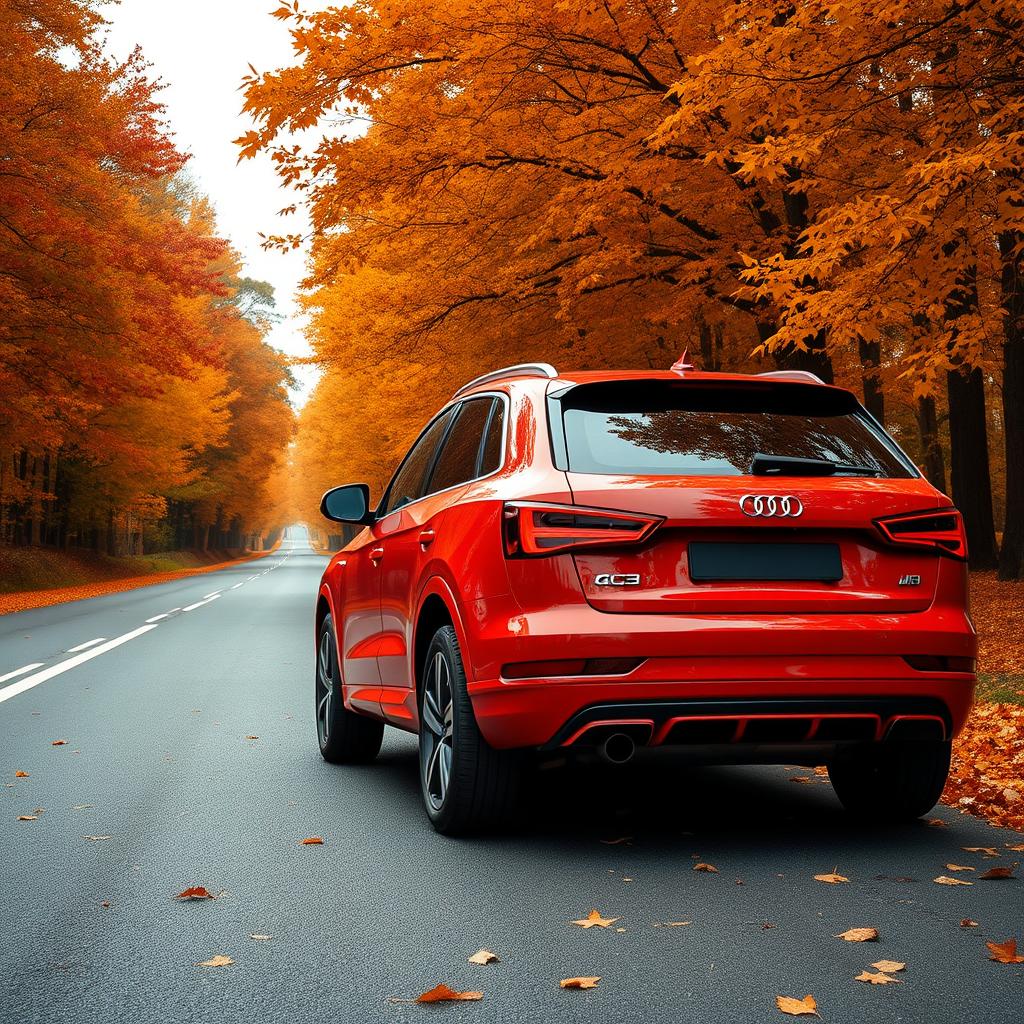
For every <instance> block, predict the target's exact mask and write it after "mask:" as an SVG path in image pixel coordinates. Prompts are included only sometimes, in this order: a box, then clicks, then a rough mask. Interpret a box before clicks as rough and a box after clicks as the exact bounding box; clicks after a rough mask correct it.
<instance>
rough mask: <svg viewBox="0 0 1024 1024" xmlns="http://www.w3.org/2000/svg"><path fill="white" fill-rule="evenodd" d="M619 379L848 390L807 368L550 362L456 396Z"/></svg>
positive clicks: (484, 381)
mask: <svg viewBox="0 0 1024 1024" xmlns="http://www.w3.org/2000/svg"><path fill="white" fill-rule="evenodd" d="M616 381H622V382H627V381H675V382H680V381H682V382H686V381H690V382H693V383H695V384H712V383H723V384H727V383H732V384H754V383H759V384H770V383H780V382H781V383H790V384H800V385H803V386H811V387H822V388H829V389H834V390H837V391H845V390H846V389H845V388H836V387H835V386H834V385H831V384H826V383H825V381H823V380H821V379H819V378H818V377H816V376H815V375H814V374H813V373H809V372H807V371H805V370H769V371H766V372H764V373H723V372H720V371H709V370H696V369H691V370H625V369H622V370H611V369H609V370H565V371H557V370H555V368H554V367H552V366H548V365H547V364H543V363H538V364H528V365H526V366H510V367H508V368H507V370H495V371H493V372H491V373H487V374H484V375H483V376H482V377H479V378H477V379H476V380H473V381H470V382H469V383H468V384H466V385H464V386H463V387H461V388H460V389H459V390H458V391H457V392H456V394H455V397H457V398H462V397H465V396H467V395H470V394H474V393H478V392H480V391H488V390H493V389H494V387H495V385H501V386H503V387H509V386H521V385H526V386H531V385H532V386H533V387H534V388H536V387H538V386H539V385H541V384H543V385H544V390H546V391H548V392H551V391H559V390H561V389H562V388H567V387H573V386H574V385H577V384H602V383H614V382H616Z"/></svg>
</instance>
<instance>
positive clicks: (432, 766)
mask: <svg viewBox="0 0 1024 1024" xmlns="http://www.w3.org/2000/svg"><path fill="white" fill-rule="evenodd" d="M519 784H520V759H519V756H518V755H517V754H516V753H515V752H512V751H506V750H495V749H494V748H493V747H492V746H491V745H490V744H489V743H488V742H487V740H486V739H484V737H483V736H482V735H481V733H480V729H479V728H478V726H477V724H476V718H475V716H474V715H473V708H472V705H471V704H470V701H469V694H468V693H467V691H466V673H465V671H464V670H463V666H462V655H461V652H460V650H459V641H458V637H457V636H456V635H455V630H454V629H453V628H452V627H451V626H444V627H442V628H441V629H439V630H438V631H437V632H436V633H435V634H434V638H433V639H432V640H431V642H430V647H429V649H428V650H427V657H426V661H425V663H424V671H423V682H422V689H421V691H420V790H421V792H422V795H423V805H424V807H425V808H426V811H427V816H428V817H429V818H430V821H431V824H432V825H433V826H434V828H435V829H437V831H438V832H441V833H442V834H444V835H460V834H464V833H467V832H476V831H480V830H483V829H487V828H493V827H494V826H496V825H498V824H500V823H501V822H503V821H504V820H506V819H507V818H508V816H509V815H510V814H511V813H512V811H513V810H514V808H515V804H516V798H517V796H518V791H519Z"/></svg>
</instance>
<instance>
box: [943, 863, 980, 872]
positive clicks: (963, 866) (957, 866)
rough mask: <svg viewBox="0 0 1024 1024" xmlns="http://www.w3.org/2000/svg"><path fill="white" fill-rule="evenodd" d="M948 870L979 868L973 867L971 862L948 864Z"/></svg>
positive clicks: (974, 869) (972, 869)
mask: <svg viewBox="0 0 1024 1024" xmlns="http://www.w3.org/2000/svg"><path fill="white" fill-rule="evenodd" d="M946 870H947V871H976V870H977V868H972V867H971V866H970V865H969V864H947V865H946Z"/></svg>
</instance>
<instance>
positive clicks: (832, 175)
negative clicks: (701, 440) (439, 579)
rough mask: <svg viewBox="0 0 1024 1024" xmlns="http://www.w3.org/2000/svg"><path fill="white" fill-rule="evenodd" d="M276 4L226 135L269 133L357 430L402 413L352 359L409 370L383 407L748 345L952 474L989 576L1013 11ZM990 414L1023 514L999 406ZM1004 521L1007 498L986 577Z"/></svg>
mask: <svg viewBox="0 0 1024 1024" xmlns="http://www.w3.org/2000/svg"><path fill="white" fill-rule="evenodd" d="M276 16H277V17H279V18H280V19H281V20H282V21H284V22H286V23H288V24H289V25H290V28H291V31H292V36H293V41H294V45H295V51H296V54H297V58H296V61H295V63H294V65H293V66H291V67H287V68H283V69H279V70H277V71H271V72H268V73H265V74H262V75H260V74H256V75H254V76H252V77H251V78H250V79H248V80H247V93H246V96H247V99H246V109H247V110H248V111H249V112H250V113H251V114H252V115H253V116H254V117H255V119H256V121H257V126H256V128H255V130H254V131H252V132H250V133H248V134H247V135H246V136H245V137H243V139H241V140H240V142H241V146H242V152H243V154H245V155H250V156H251V155H254V154H256V153H257V152H260V151H269V152H270V153H271V154H272V157H273V159H274V161H275V163H276V166H277V168H278V170H279V172H280V174H281V178H282V181H283V182H284V183H285V184H287V185H289V186H292V187H294V188H296V189H297V190H298V191H299V193H300V194H301V195H302V196H303V197H304V200H305V202H306V203H307V205H308V208H309V211H310V214H311V217H312V223H313V264H312V271H311V275H310V280H309V285H310V299H309V302H310V307H311V312H312V315H313V331H312V339H313V343H314V348H315V351H316V354H317V357H318V358H319V359H320V360H321V361H322V362H323V363H324V365H326V366H327V368H328V374H329V375H339V374H350V375H351V374H353V373H355V374H363V375H365V377H366V379H367V380H368V382H369V390H368V391H364V392H362V393H361V395H360V397H361V399H362V404H363V406H364V408H368V410H369V415H370V417H371V418H373V417H374V416H376V417H377V418H380V416H379V414H380V413H381V412H382V411H383V410H387V413H388V417H389V418H394V416H395V412H396V411H395V408H394V406H393V405H392V404H390V402H389V401H386V400H385V396H384V395H383V393H382V392H381V391H380V385H379V383H378V380H379V379H381V378H383V376H384V375H383V374H381V375H378V376H374V375H371V374H370V373H369V371H370V369H371V368H372V367H374V366H375V365H376V364H378V363H379V362H380V361H382V360H397V361H398V363H399V365H401V363H402V362H403V361H405V362H409V363H410V364H414V365H415V366H417V367H419V368H421V370H420V371H419V372H418V373H417V377H416V379H417V387H416V389H415V390H413V389H410V391H409V392H408V394H409V397H408V398H407V399H406V402H405V404H404V407H400V408H399V409H398V410H397V415H398V418H399V420H401V419H403V418H404V417H405V414H406V412H407V407H408V406H410V405H411V406H421V405H422V406H424V407H427V408H428V407H430V406H436V404H437V403H438V402H439V401H440V400H442V399H443V398H444V397H446V395H447V393H448V392H449V391H450V386H451V384H452V383H453V382H454V381H456V380H460V379H464V378H467V377H469V376H471V375H472V374H473V373H474V372H477V371H478V370H480V369H481V368H484V367H486V366H489V365H493V363H494V362H495V361H496V360H498V359H500V360H502V361H506V362H511V361H514V360H517V359H521V358H538V357H542V358H548V359H552V360H553V361H556V362H559V363H561V364H563V365H564V364H570V365H572V364H576V365H584V366H586V365H596V366H600V365H607V364H618V365H624V364H625V365H629V364H634V365H636V364H638V365H641V366H645V365H655V366H664V365H666V364H667V363H668V362H670V361H671V358H673V357H674V356H675V355H676V354H677V352H678V351H679V350H680V349H681V348H683V347H684V345H687V344H688V345H689V346H690V348H691V351H695V350H698V351H700V352H701V354H702V356H703V357H704V361H705V364H713V365H717V366H721V367H724V368H729V369H737V370H747V369H751V368H755V367H757V366H758V365H763V362H762V361H764V360H768V359H772V360H774V361H775V362H776V363H777V364H779V365H783V366H791V367H792V366H795V367H802V368H806V369H811V370H813V371H814V372H816V373H818V374H819V375H820V376H822V377H823V378H824V379H825V380H836V381H838V382H840V383H843V384H846V385H847V386H852V387H854V388H856V389H857V390H859V391H860V392H861V393H862V394H863V395H864V398H865V402H866V403H867V405H868V407H869V408H870V409H871V410H872V411H874V412H875V414H876V415H877V416H879V418H884V419H885V420H886V422H887V423H888V424H889V425H890V426H891V427H892V428H893V429H894V431H895V432H896V433H897V434H898V436H899V437H900V439H901V441H903V443H904V444H907V446H908V447H909V448H910V450H911V451H912V452H913V454H915V456H916V457H917V458H918V459H919V460H920V461H921V462H922V463H923V464H924V465H925V467H926V469H927V471H928V473H929V476H930V477H931V478H932V479H933V480H934V481H935V482H936V483H937V484H938V485H939V486H940V487H945V485H946V476H947V467H948V469H949V470H950V471H951V479H952V489H953V493H954V497H955V498H956V500H957V501H958V502H959V503H961V505H962V507H963V508H964V511H965V514H966V518H967V523H968V528H969V531H970V537H971V546H972V549H973V554H974V557H975V561H976V564H978V565H980V566H985V565H990V564H993V563H994V559H995V531H994V525H993V520H992V498H991V495H990V494H989V493H988V492H989V487H990V484H989V477H990V472H991V471H992V470H993V466H992V465H990V464H989V463H990V461H992V462H996V461H999V460H997V459H995V458H994V457H993V458H992V459H990V455H989V452H988V450H987V445H988V437H989V434H990V433H992V430H993V429H995V430H996V436H997V439H998V440H1002V438H1001V437H1000V436H999V430H1001V429H1002V422H995V421H994V420H993V417H992V415H991V397H992V395H993V394H995V393H996V389H997V388H998V386H999V383H1000V376H1001V371H1002V363H1003V361H1004V360H1003V358H1001V354H1000V352H999V351H998V346H997V345H996V344H995V341H994V339H995V338H996V337H997V336H999V337H1002V336H1003V335H1004V333H1005V332H1006V331H1010V333H1011V334H1013V332H1014V331H1017V332H1018V333H1019V316H1016V318H1015V317H1014V316H1012V315H1010V313H1009V310H1010V309H1011V306H1012V302H1011V301H1010V299H1012V294H1011V293H1013V291H1014V289H1015V288H1016V287H1018V286H1017V284H1016V282H1017V281H1018V280H1019V269H1020V247H1019V245H1018V244H1017V243H1018V241H1019V216H1020V207H1019V203H1018V198H1017V197H1018V193H1017V192H1016V191H1015V189H1016V188H1017V183H1018V182H1019V169H1020V166H1021V161H1020V132H1019V124H1020V107H1019V81H1020V57H1019V46H1020V44H1019V42H1018V40H1019V39H1020V38H1021V33H1020V31H1019V28H1020V24H1019V22H1020V11H1019V7H1018V6H1016V5H1014V4H1011V3H1009V2H1008V0H966V2H960V3H953V4H950V3H948V2H945V0H944V2H939V0H926V2H924V3H919V2H916V0H915V2H909V0H892V2H887V3H886V4H885V5H883V8H882V9H881V10H880V9H879V8H878V5H877V4H876V5H872V4H869V3H868V2H867V0H857V2H851V3H843V4H837V3H829V2H825V0H802V2H800V3H798V4H793V5H786V6H783V7H780V6H779V5H777V4H775V3H773V2H767V0H740V2H738V3H732V2H730V3H715V2H708V0H704V2H697V0H687V2H683V3H664V4H662V3H646V2H645V3H639V4H637V3H632V2H629V3H627V2H624V0H606V2H602V3H594V4H566V3H561V2H556V0H547V2H545V0H518V2H513V3H502V4H497V3H494V2H490V0H458V2H455V0H445V2H442V3H439V4H433V5H430V6H429V7H424V6H422V5H415V4H412V3H409V2H407V0H397V2H390V3H388V4H383V3H378V2H374V0H364V2H362V3H356V4H353V5H349V6H345V7H338V8H331V9H328V10H326V11H321V12H312V13H305V12H303V11H302V10H301V9H300V8H298V7H283V8H281V9H280V10H279V11H278V12H277V14H276ZM1014 83H1017V84H1014ZM1015 90H1018V91H1017V92H1015ZM1015 126H1016V127H1015ZM297 140H301V141H297ZM1000 240H1002V243H1001V242H1000ZM298 241H299V240H298V239H297V238H295V237H293V236H289V235H287V234H282V235H280V236H278V237H277V238H275V239H273V240H272V244H279V245H284V246H288V245H294V244H298ZM1001 244H1002V245H1003V246H1004V248H1003V249H1001V247H1000V246H1001ZM1007 268H1009V269H1007ZM1008 295H1009V296H1010V297H1009V298H1008ZM1013 336H1014V337H1017V335H1013ZM1008 344H1009V343H1008ZM1006 365H1007V367H1009V366H1010V365H1011V362H1010V360H1009V357H1007V359H1006ZM1007 380H1008V381H1009V382H1010V394H1011V395H1012V386H1013V385H1012V381H1011V380H1010V377H1007ZM1006 393H1007V392H1006V389H1004V395H1005V394H1006ZM1008 400H1010V399H1008ZM1011 404H1012V401H1011ZM1019 406H1020V402H1019V400H1018V401H1017V403H1016V407H1018V408H1019ZM358 414H359V409H358V407H356V406H351V407H348V408H346V409H345V410H344V411H343V412H342V411H339V412H336V413H335V416H336V417H337V419H339V420H340V419H341V418H343V417H344V416H352V415H358ZM419 419H420V421H421V420H422V417H419ZM1001 419H1002V420H1003V421H1004V422H1005V424H1006V430H1007V433H1006V445H1007V447H1006V451H1007V453H1008V458H1007V468H1006V481H1007V500H1008V502H1018V503H1019V501H1020V498H1019V497H1013V495H1014V494H1015V493H1016V491H1015V490H1014V488H1015V487H1016V488H1019V487H1020V486H1021V485H1020V469H1019V467H1017V465H1016V462H1015V460H1019V458H1020V457H1021V453H1024V444H1020V443H1019V442H1018V441H1015V440H1014V437H1013V432H1014V431H1015V430H1018V431H1019V429H1020V424H1019V422H1018V423H1017V424H1016V426H1015V425H1013V422H1012V420H1013V411H1012V409H1011V411H1010V413H1009V414H1007V415H1006V416H1005V417H1002V418H1001ZM408 439H409V438H408V437H406V438H405V440H408ZM1011 463H1012V465H1011ZM1015 507H1016V506H1015ZM1022 513H1024V510H1019V511H1017V512H1014V511H1012V509H1011V507H1010V505H1008V507H1007V512H1006V515H1007V523H1008V524H1011V525H1010V528H1008V529H1007V531H1006V535H1005V539H1004V545H1003V553H1004V563H1005V566H1008V567H1010V568H1007V569H1006V571H1007V572H1010V573H1014V572H1018V571H1019V567H1018V569H1013V568H1012V566H1011V563H1013V562H1014V558H1015V557H1016V556H1015V555H1014V554H1013V552H1014V551H1015V550H1016V549H1015V546H1014V545H1015V544H1019V541H1017V540H1014V538H1015V536H1017V534H1016V533H1015V532H1014V531H1015V527H1014V526H1013V525H1012V523H1011V519H1012V517H1013V516H1016V519H1014V520H1012V521H1013V522H1020V521H1021V520H1022V518H1024V515H1022ZM1021 539H1024V538H1021Z"/></svg>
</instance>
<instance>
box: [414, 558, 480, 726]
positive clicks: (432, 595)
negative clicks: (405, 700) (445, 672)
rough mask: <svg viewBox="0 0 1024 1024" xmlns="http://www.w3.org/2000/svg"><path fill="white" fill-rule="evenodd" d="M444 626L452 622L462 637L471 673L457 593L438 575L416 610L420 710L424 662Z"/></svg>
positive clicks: (461, 645) (460, 641) (415, 641)
mask: <svg viewBox="0 0 1024 1024" xmlns="http://www.w3.org/2000/svg"><path fill="white" fill-rule="evenodd" d="M442 626H451V627H452V628H453V629H454V630H455V635H456V637H457V638H458V641H459V647H460V648H461V650H462V653H463V668H464V669H465V670H467V674H469V669H470V666H469V665H467V664H466V661H467V658H468V650H467V647H466V632H465V630H464V629H463V626H462V617H461V616H460V615H459V613H458V606H457V604H456V602H455V597H454V595H453V594H452V592H451V590H450V589H449V587H448V584H447V583H445V581H444V580H443V579H441V578H440V577H439V576H435V577H433V578H432V579H431V580H429V581H428V582H427V585H426V586H425V587H424V589H423V593H422V594H421V595H420V607H419V611H418V612H417V613H416V626H415V629H414V632H413V643H412V678H413V682H414V684H415V687H416V708H417V712H418V711H419V694H420V684H421V683H422V682H423V666H424V663H425V662H426V658H427V648H428V647H429V646H430V641H431V640H432V639H433V638H434V634H435V633H436V632H437V631H438V630H439V629H440V628H441V627H442Z"/></svg>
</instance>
